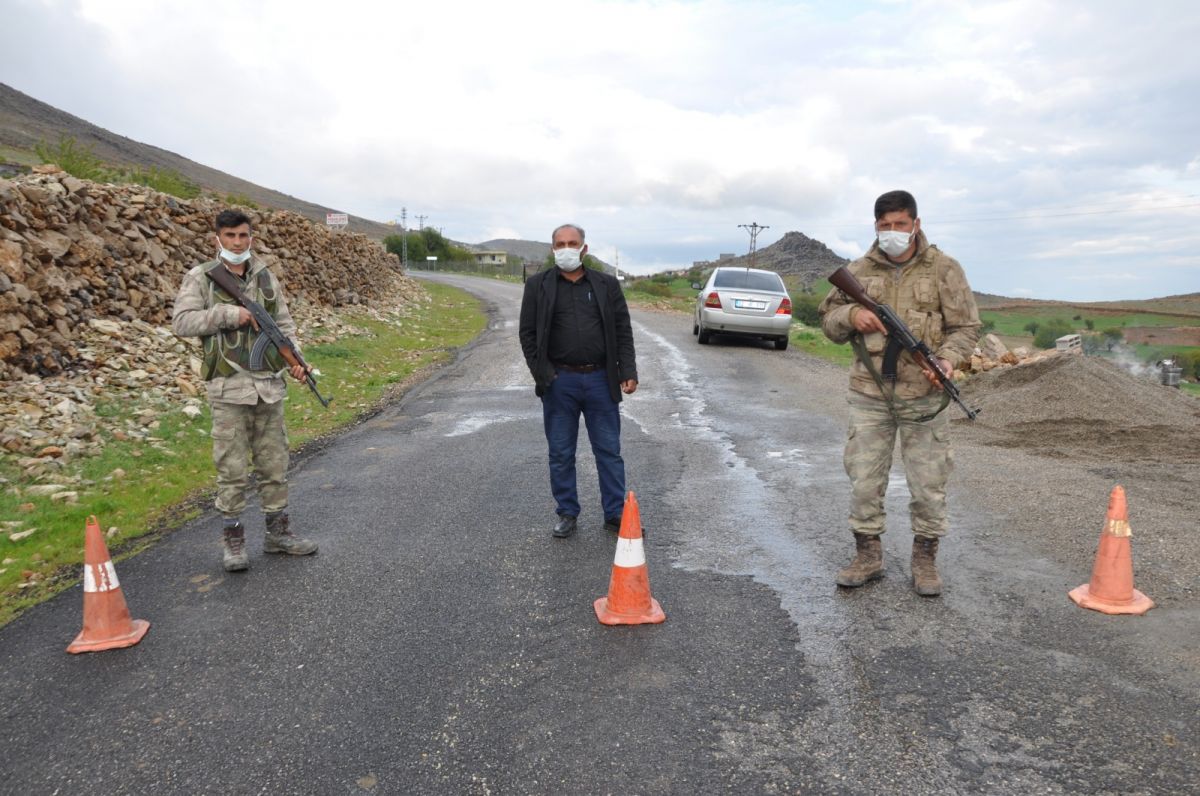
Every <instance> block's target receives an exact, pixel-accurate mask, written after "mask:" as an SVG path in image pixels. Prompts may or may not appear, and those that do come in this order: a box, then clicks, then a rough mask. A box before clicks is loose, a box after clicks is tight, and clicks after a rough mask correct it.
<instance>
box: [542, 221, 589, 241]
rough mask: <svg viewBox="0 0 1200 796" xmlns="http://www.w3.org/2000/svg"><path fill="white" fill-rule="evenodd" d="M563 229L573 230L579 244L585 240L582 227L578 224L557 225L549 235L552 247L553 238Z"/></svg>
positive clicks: (585, 236)
mask: <svg viewBox="0 0 1200 796" xmlns="http://www.w3.org/2000/svg"><path fill="white" fill-rule="evenodd" d="M564 229H573V230H575V231H576V232H578V233H579V241H580V243H582V242H583V241H585V240H587V233H585V232H584V231H583V227H581V226H579V225H578V224H559V225H558V226H557V227H555V228H554V231H553V232H551V233H550V245H552V246H553V245H554V236H555V235H557V234H558V233H559V232H560V231H562V230H564Z"/></svg>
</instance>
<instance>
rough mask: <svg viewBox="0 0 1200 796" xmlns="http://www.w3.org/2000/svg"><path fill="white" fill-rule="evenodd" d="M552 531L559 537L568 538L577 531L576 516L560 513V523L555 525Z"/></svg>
mask: <svg viewBox="0 0 1200 796" xmlns="http://www.w3.org/2000/svg"><path fill="white" fill-rule="evenodd" d="M551 533H553V534H554V536H556V537H557V538H559V539H566V538H567V537H568V536H570V535H571V534H573V533H575V518H574V517H572V516H570V515H569V514H559V515H558V525H555V526H554V530H553V531H551Z"/></svg>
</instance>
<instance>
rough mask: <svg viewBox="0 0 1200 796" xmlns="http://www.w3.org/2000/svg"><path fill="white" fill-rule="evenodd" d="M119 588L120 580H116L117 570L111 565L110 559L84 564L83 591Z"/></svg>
mask: <svg viewBox="0 0 1200 796" xmlns="http://www.w3.org/2000/svg"><path fill="white" fill-rule="evenodd" d="M119 588H121V582H120V581H119V580H117V570H116V569H115V568H114V567H113V564H112V561H105V562H104V563H103V564H84V566H83V590H84V591H88V592H98V591H113V590H114V589H119Z"/></svg>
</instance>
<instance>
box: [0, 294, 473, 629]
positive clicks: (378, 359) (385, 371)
mask: <svg viewBox="0 0 1200 796" xmlns="http://www.w3.org/2000/svg"><path fill="white" fill-rule="evenodd" d="M424 287H425V289H426V290H427V291H428V293H429V295H430V296H431V298H432V301H430V302H429V303H423V304H421V305H419V307H417V308H414V309H413V310H412V311H411V312H410V314H409V315H408V317H406V318H405V319H404V321H403V323H402V324H401V325H400V326H399V327H397V326H396V325H392V324H390V323H385V322H382V321H377V320H374V319H371V318H369V317H367V316H354V315H349V316H347V317H346V320H347V322H348V323H350V324H352V325H354V326H356V327H358V328H359V329H361V330H363V331H364V332H365V334H362V335H356V336H348V337H343V338H342V339H340V340H338V341H337V342H336V343H330V344H325V345H310V346H306V347H305V349H304V355H305V358H306V359H307V360H308V361H309V362H310V363H311V364H312V365H313V366H314V367H316V368H317V369H318V370H320V371H321V374H322V375H321V378H320V387H321V392H322V394H323V395H325V396H326V397H329V396H333V399H334V400H333V402H332V403H331V404H330V406H329V408H328V409H324V408H322V407H321V405H320V404H319V403H318V402H317V400H316V398H315V397H313V395H312V393H310V392H309V390H308V388H307V387H305V386H304V385H302V384H297V383H294V382H291V383H289V386H288V400H287V404H286V409H285V412H286V418H287V427H288V436H289V439H290V441H291V445H292V448H293V449H295V448H297V447H299V446H302V445H304V444H305V443H306V442H310V441H312V440H314V439H317V438H319V437H322V436H325V435H327V434H329V433H331V432H334V431H336V430H337V429H339V428H342V427H344V426H346V425H348V424H350V423H353V422H354V420H355V419H356V418H358V417H359V416H361V415H362V414H364V413H365V412H367V411H369V410H370V409H372V408H373V407H375V406H376V405H378V403H379V402H380V401H382V400H385V399H386V398H387V397H388V396H389V394H390V393H391V392H392V391H393V389H394V388H395V386H396V385H397V384H399V383H401V382H403V381H404V380H405V379H407V378H409V377H411V376H412V375H413V374H414V373H417V372H419V371H420V370H421V369H423V368H426V367H428V366H430V365H434V364H437V363H440V362H444V361H446V360H448V359H450V358H451V357H452V356H453V355H454V351H455V349H457V348H458V347H460V346H462V345H465V344H466V343H468V342H470V341H471V340H472V339H474V337H475V336H477V335H478V334H479V333H480V332H481V331H482V330H483V328H484V325H485V322H486V318H485V315H484V313H483V310H482V309H481V307H480V305H479V302H478V300H476V299H475V298H473V297H472V296H470V295H468V294H466V293H464V292H462V291H459V290H456V289H454V288H451V287H448V286H446V285H440V284H437V283H424ZM319 333H320V330H314V336H316V335H318V334H319ZM289 381H290V380H289ZM147 409H151V410H154V409H162V411H163V412H164V414H163V415H162V416H161V417H160V419H158V420H156V421H155V423H157V426H156V427H152V428H151V431H152V436H150V437H148V438H147V439H144V440H139V439H134V438H128V439H119V438H116V437H114V438H112V439H110V440H109V441H108V444H107V445H105V447H104V449H103V451H102V452H101V453H100V454H99V455H98V456H95V457H92V458H88V459H82V460H79V462H78V463H77V464H75V465H73V467H72V471H71V472H69V473H68V474H71V475H78V476H80V478H81V479H82V480H81V481H80V482H79V484H78V486H74V485H73V486H71V489H72V490H76V491H77V492H78V502H77V503H74V504H63V503H55V502H52V501H51V500H50V498H49V497H47V496H38V495H36V494H30V493H29V492H28V491H27V490H28V488H29V487H30V486H32V484H33V482H32V481H30V480H28V479H27V478H26V477H25V476H24V475H23V473H22V471H21V469H20V468H19V467H18V466H17V463H16V462H15V461H14V460H13V457H11V456H4V457H0V477H3V478H5V479H7V483H6V484H5V486H6V489H5V490H4V492H3V494H0V518H3V521H4V523H5V525H4V527H3V535H2V536H0V625H4V624H6V623H7V622H9V621H10V620H12V619H13V618H14V617H15V616H16V615H17V614H19V613H20V612H21V611H22V610H23V609H25V608H27V607H29V606H30V605H33V604H35V603H38V602H41V601H42V600H45V599H46V598H48V597H49V596H51V595H53V594H55V593H57V592H59V591H61V590H63V589H64V588H67V587H68V586H70V585H71V584H73V583H74V582H75V581H76V580H78V578H79V565H80V563H81V562H82V560H83V529H84V526H85V523H86V520H87V517H88V515H90V514H95V515H96V516H97V518H98V519H99V521H100V524H101V527H102V528H103V529H105V530H106V531H108V533H109V538H108V545H109V549H110V552H112V553H113V554H114V556H115V557H117V558H121V557H126V556H128V555H131V554H133V553H134V552H136V551H138V550H140V549H142V548H144V547H145V546H146V545H148V544H149V543H150V542H152V541H153V539H154V538H156V536H157V533H158V532H161V531H164V530H169V529H170V528H172V527H175V526H177V525H178V524H180V523H181V522H183V521H184V520H186V519H189V518H190V517H193V516H195V515H196V514H197V513H199V512H200V511H201V510H202V506H201V505H200V504H199V503H198V502H197V501H195V500H193V499H194V498H197V497H200V496H202V495H204V494H205V493H207V492H210V491H211V489H212V486H213V483H214V478H215V472H214V469H213V465H212V456H211V451H212V449H211V443H210V441H209V438H208V432H209V429H210V427H211V418H210V415H209V412H208V409H207V407H206V408H205V410H204V412H203V414H201V415H200V416H198V417H196V418H189V417H187V416H186V415H184V414H183V413H181V412H179V411H178V409H177V408H175V409H174V410H167V409H165V403H159V404H156V403H155V401H154V400H153V399H151V398H147V399H144V400H143V401H142V402H134V403H131V402H127V401H122V402H111V403H108V404H99V405H97V408H96V411H97V414H99V415H104V416H106V417H108V418H114V419H120V420H123V421H128V422H130V423H136V422H137V418H138V417H139V416H140V415H141V414H142V413H143V412H145V411H146V410H147ZM29 529H34V532H33V533H32V534H28V535H26V536H24V537H22V538H19V539H18V540H17V541H12V540H11V538H10V534H12V533H17V534H21V533H25V532H26V531H28V530H29ZM111 529H115V530H111Z"/></svg>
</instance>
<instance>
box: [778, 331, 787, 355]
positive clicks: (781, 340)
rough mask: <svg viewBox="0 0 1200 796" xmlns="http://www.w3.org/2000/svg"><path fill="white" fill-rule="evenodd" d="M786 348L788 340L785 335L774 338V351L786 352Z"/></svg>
mask: <svg viewBox="0 0 1200 796" xmlns="http://www.w3.org/2000/svg"><path fill="white" fill-rule="evenodd" d="M787 346H788V338H787V335H786V334H785V335H784V336H783V337H776V338H775V350H776V351H786V350H787Z"/></svg>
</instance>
